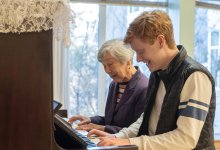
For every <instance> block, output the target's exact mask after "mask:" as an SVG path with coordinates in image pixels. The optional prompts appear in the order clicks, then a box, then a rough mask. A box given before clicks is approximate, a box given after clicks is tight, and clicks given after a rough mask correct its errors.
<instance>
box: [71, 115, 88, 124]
mask: <svg viewBox="0 0 220 150" xmlns="http://www.w3.org/2000/svg"><path fill="white" fill-rule="evenodd" d="M76 120H79V121H80V123H79V124H78V125H79V126H80V125H83V124H89V123H90V122H91V119H90V118H89V117H86V116H80V115H79V116H72V117H71V118H69V120H68V122H69V123H71V124H72V123H73V122H74V121H76Z"/></svg>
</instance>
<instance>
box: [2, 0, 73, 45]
mask: <svg viewBox="0 0 220 150" xmlns="http://www.w3.org/2000/svg"><path fill="white" fill-rule="evenodd" d="M74 18H75V16H74V12H73V11H71V9H70V6H69V2H68V0H0V32H1V33H9V32H12V33H23V32H40V31H42V30H45V31H46V30H49V29H53V36H54V39H57V40H61V39H62V40H63V41H64V44H65V45H66V46H69V45H70V43H71V40H70V33H71V32H70V25H74Z"/></svg>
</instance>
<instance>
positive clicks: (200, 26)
mask: <svg viewBox="0 0 220 150" xmlns="http://www.w3.org/2000/svg"><path fill="white" fill-rule="evenodd" d="M205 2H206V3H205ZM218 4H220V3H219V2H217V1H211V3H210V1H208V0H203V1H197V6H198V7H197V8H196V15H195V55H194V56H195V59H196V60H197V61H199V62H200V63H202V64H203V65H204V66H206V67H207V68H208V69H209V71H210V72H211V74H212V75H213V77H214V79H215V85H216V114H215V122H214V131H215V139H217V140H219V139H220V117H219V116H220V37H219V32H220V9H219V10H216V9H213V8H220V6H219V5H218ZM200 6H202V7H200ZM206 6H207V7H208V8H205V7H206Z"/></svg>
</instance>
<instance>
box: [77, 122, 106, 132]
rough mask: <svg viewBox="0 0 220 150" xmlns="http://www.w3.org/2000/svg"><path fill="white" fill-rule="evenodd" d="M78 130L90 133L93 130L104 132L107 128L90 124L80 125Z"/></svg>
mask: <svg viewBox="0 0 220 150" xmlns="http://www.w3.org/2000/svg"><path fill="white" fill-rule="evenodd" d="M76 129H77V130H86V131H90V130H92V129H97V130H101V131H104V129H105V126H102V125H98V124H93V123H90V124H84V125H79V126H78V127H77V128H76Z"/></svg>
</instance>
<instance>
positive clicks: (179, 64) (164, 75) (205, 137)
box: [138, 46, 216, 150]
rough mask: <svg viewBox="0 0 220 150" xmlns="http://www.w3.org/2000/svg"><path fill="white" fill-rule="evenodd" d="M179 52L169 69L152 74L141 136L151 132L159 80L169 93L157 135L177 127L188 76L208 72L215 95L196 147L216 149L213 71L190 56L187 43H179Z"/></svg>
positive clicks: (140, 130)
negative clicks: (149, 129) (149, 127)
mask: <svg viewBox="0 0 220 150" xmlns="http://www.w3.org/2000/svg"><path fill="white" fill-rule="evenodd" d="M178 49H179V53H178V54H177V56H176V57H175V58H174V59H173V60H172V61H171V63H170V65H169V67H168V69H166V70H163V71H156V72H153V73H151V75H150V80H149V86H148V87H149V88H148V93H147V100H146V101H147V102H148V103H147V104H146V106H145V111H144V116H143V122H142V124H141V126H140V129H139V133H138V136H140V135H149V133H148V124H149V118H150V114H151V111H152V107H153V105H154V103H155V98H156V93H157V90H158V86H159V82H160V80H162V81H163V82H164V85H165V88H166V94H165V96H164V101H163V104H162V108H161V113H160V117H159V120H158V124H157V128H156V132H155V135H158V134H162V133H166V132H169V131H172V130H174V129H176V128H177V125H176V122H177V119H178V117H179V114H180V112H179V110H178V106H179V102H180V93H181V91H182V88H183V86H184V83H185V81H186V80H187V78H188V77H189V76H190V75H191V74H192V73H193V72H195V71H201V72H203V73H205V74H206V75H207V76H208V77H209V79H210V81H211V83H212V97H211V102H210V106H209V111H208V114H207V117H206V119H205V124H204V126H203V129H202V131H201V135H200V137H199V141H198V143H197V145H196V147H195V149H198V150H202V149H204V150H214V149H215V147H214V131H213V122H214V116H215V105H216V104H215V101H216V96H215V84H214V79H213V78H212V76H211V74H210V73H209V71H208V70H207V69H206V68H205V67H204V66H202V65H201V64H199V63H197V62H196V61H194V60H193V59H192V58H190V57H189V56H187V53H186V50H185V48H184V47H183V46H178Z"/></svg>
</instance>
